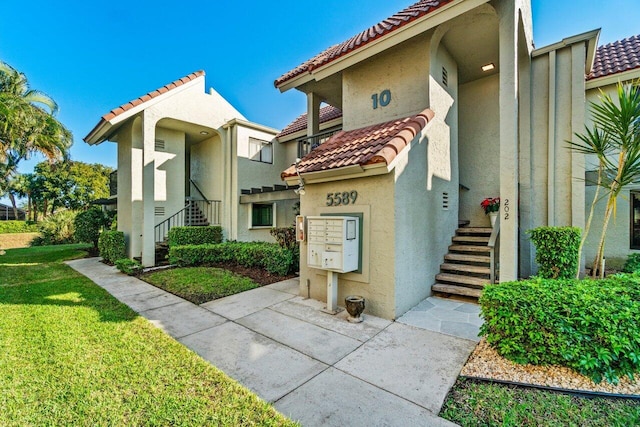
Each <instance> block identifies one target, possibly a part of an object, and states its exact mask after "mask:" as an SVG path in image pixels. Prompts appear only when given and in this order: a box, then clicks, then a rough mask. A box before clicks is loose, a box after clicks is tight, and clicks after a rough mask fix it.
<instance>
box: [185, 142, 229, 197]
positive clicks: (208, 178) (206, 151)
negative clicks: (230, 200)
mask: <svg viewBox="0 0 640 427" xmlns="http://www.w3.org/2000/svg"><path fill="white" fill-rule="evenodd" d="M190 150H191V156H190V169H191V179H192V180H193V181H194V182H195V183H196V184H197V185H198V187H199V188H200V189H201V190H202V192H203V193H204V196H205V197H207V198H208V199H210V200H222V198H223V168H224V161H223V160H224V159H223V157H222V139H221V137H220V136H219V135H214V136H212V137H211V138H207V139H205V140H204V141H201V142H198V143H197V144H192V145H191V147H190ZM190 187H191V189H190V191H191V196H192V197H194V198H200V197H201V196H200V194H199V193H198V191H197V190H196V189H195V188H193V186H190Z"/></svg>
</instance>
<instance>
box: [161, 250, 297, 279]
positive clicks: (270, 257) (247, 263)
mask: <svg viewBox="0 0 640 427" xmlns="http://www.w3.org/2000/svg"><path fill="white" fill-rule="evenodd" d="M297 261H298V260H297V257H296V252H295V251H292V250H288V249H284V248H281V247H280V245H278V244H276V243H265V242H226V243H218V244H213V245H183V246H174V247H171V248H170V249H169V262H171V263H172V264H178V265H180V266H197V265H207V264H217V263H224V262H235V263H237V264H239V265H242V266H244V267H258V268H264V269H265V270H267V271H268V272H269V273H273V274H278V275H280V276H284V275H287V274H289V273H290V272H292V271H295V267H296V265H297Z"/></svg>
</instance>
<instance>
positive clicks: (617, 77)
mask: <svg viewBox="0 0 640 427" xmlns="http://www.w3.org/2000/svg"><path fill="white" fill-rule="evenodd" d="M635 79H640V68H635V69H633V70H627V71H623V72H622V73H616V74H611V75H609V76H602V77H598V78H596V79H592V80H587V83H586V85H585V88H586V89H587V90H589V89H597V88H599V87H603V86H608V85H613V84H617V83H618V82H625V81H629V80H635Z"/></svg>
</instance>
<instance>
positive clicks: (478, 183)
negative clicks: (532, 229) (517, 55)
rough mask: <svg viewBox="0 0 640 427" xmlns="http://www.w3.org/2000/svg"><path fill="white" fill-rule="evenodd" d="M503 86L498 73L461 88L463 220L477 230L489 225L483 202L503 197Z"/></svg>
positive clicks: (461, 204)
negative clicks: (501, 93) (499, 95)
mask: <svg viewBox="0 0 640 427" xmlns="http://www.w3.org/2000/svg"><path fill="white" fill-rule="evenodd" d="M499 87H500V80H499V76H498V75H497V74H496V75H493V76H489V77H485V78H483V79H479V80H476V81H473V82H470V83H467V84H465V85H462V86H460V97H459V99H460V104H459V105H460V108H459V111H460V120H459V131H460V142H459V152H460V184H462V185H464V186H465V187H468V188H469V190H460V219H461V220H468V221H471V222H470V225H471V226H474V227H487V226H489V219H488V217H487V216H486V215H485V214H484V212H483V210H482V208H481V207H480V202H482V200H484V199H485V198H486V197H498V196H499V195H500V162H499V160H498V159H499V156H500V109H499V102H498V90H499Z"/></svg>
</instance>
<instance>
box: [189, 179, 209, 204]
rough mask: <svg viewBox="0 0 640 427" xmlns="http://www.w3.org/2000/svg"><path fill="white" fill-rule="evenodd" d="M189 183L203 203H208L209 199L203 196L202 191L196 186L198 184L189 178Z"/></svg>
mask: <svg viewBox="0 0 640 427" xmlns="http://www.w3.org/2000/svg"><path fill="white" fill-rule="evenodd" d="M189 182H190V183H191V184H192V185H193V187H194V188H195V189H196V190H197V191H198V193H200V195H201V196H202V199H203V200H205V201H207V202H208V201H209V199H207V196H205V195H204V193H203V192H202V190H201V189H200V187H199V186H198V184H196V182H195V181H194V180H193V179H191V178H189Z"/></svg>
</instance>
